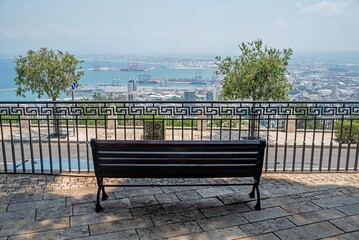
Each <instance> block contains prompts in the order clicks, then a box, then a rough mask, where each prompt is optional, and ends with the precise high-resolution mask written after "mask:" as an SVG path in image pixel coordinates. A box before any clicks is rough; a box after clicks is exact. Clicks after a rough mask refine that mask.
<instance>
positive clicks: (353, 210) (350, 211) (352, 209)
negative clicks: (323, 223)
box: [336, 204, 359, 216]
mask: <svg viewBox="0 0 359 240" xmlns="http://www.w3.org/2000/svg"><path fill="white" fill-rule="evenodd" d="M336 209H338V210H339V211H341V212H342V213H345V214H346V215H349V216H350V215H357V214H359V204H353V205H347V206H340V207H336Z"/></svg>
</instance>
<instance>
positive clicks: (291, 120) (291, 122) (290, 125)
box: [286, 115, 296, 133]
mask: <svg viewBox="0 0 359 240" xmlns="http://www.w3.org/2000/svg"><path fill="white" fill-rule="evenodd" d="M286 125H287V127H286V130H287V133H295V131H296V126H295V116H294V115H289V116H288V118H287V122H286Z"/></svg>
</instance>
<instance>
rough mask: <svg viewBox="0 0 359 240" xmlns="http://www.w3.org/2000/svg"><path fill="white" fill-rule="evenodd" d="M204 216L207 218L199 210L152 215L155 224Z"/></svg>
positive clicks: (190, 219)
mask: <svg viewBox="0 0 359 240" xmlns="http://www.w3.org/2000/svg"><path fill="white" fill-rule="evenodd" d="M203 218H205V216H204V215H203V214H202V213H201V212H200V211H198V210H194V211H188V212H180V213H173V214H162V215H156V216H152V217H151V219H152V221H153V222H154V223H155V226H159V225H165V224H171V223H178V222H184V221H192V220H198V219H203Z"/></svg>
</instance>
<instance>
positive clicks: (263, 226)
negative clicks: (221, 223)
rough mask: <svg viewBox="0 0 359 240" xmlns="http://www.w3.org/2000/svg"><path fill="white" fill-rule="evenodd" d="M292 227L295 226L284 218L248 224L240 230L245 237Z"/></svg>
mask: <svg viewBox="0 0 359 240" xmlns="http://www.w3.org/2000/svg"><path fill="white" fill-rule="evenodd" d="M293 227H296V226H295V225H294V224H293V223H292V222H291V221H289V220H288V219H287V218H285V217H281V218H276V219H270V220H266V221H261V222H255V223H249V224H244V225H241V226H240V228H241V229H242V230H243V231H244V232H245V233H246V234H247V235H260V234H264V233H269V232H274V231H278V230H284V229H287V228H293Z"/></svg>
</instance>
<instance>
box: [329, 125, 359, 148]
mask: <svg viewBox="0 0 359 240" xmlns="http://www.w3.org/2000/svg"><path fill="white" fill-rule="evenodd" d="M334 129H335V137H336V139H337V140H338V141H341V142H343V143H349V141H350V142H352V143H353V142H357V141H358V140H359V120H344V121H336V122H335V126H334Z"/></svg>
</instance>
